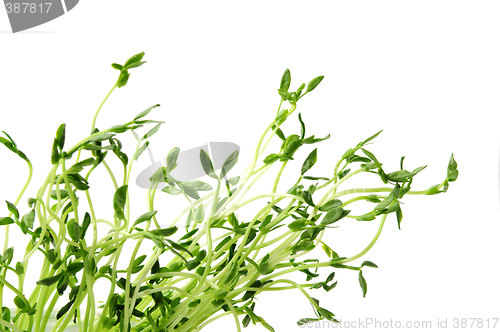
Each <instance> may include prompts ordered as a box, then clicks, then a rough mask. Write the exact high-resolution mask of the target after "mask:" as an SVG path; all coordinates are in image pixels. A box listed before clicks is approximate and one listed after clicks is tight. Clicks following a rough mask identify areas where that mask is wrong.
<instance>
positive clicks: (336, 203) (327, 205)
mask: <svg viewBox="0 0 500 332" xmlns="http://www.w3.org/2000/svg"><path fill="white" fill-rule="evenodd" d="M341 205H342V202H341V201H340V200H338V199H332V200H329V201H328V202H326V203H325V204H323V206H321V207H320V208H319V210H320V211H330V210H331V209H333V208H336V207H339V206H341Z"/></svg>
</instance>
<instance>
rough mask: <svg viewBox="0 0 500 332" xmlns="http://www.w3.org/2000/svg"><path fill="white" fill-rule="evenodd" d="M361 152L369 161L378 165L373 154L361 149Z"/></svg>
mask: <svg viewBox="0 0 500 332" xmlns="http://www.w3.org/2000/svg"><path fill="white" fill-rule="evenodd" d="M361 151H363V153H364V154H365V155H366V156H367V157H368V158H370V159H371V160H373V161H374V162H376V163H378V162H379V161H378V160H377V158H375V155H374V154H373V153H371V152H370V151H367V150H365V149H363V148H361Z"/></svg>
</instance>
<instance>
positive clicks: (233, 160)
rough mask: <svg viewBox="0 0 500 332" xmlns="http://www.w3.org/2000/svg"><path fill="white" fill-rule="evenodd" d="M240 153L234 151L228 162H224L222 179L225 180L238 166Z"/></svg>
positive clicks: (227, 159)
mask: <svg viewBox="0 0 500 332" xmlns="http://www.w3.org/2000/svg"><path fill="white" fill-rule="evenodd" d="M239 154H240V152H239V151H238V150H235V151H233V153H231V154H230V155H229V156H228V157H227V158H226V160H225V161H224V164H222V170H221V172H220V177H221V178H224V177H225V176H226V174H227V173H229V171H230V170H231V169H232V168H233V167H234V165H236V163H237V162H238V156H239Z"/></svg>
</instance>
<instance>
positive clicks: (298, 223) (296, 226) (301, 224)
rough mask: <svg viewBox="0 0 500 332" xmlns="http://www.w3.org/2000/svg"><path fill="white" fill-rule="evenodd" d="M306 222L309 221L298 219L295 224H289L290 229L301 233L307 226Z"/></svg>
mask: <svg viewBox="0 0 500 332" xmlns="http://www.w3.org/2000/svg"><path fill="white" fill-rule="evenodd" d="M306 222H307V220H306V219H305V218H300V219H297V220H295V221H293V222H291V223H290V224H288V228H290V229H291V230H292V231H294V232H295V231H300V230H302V229H303V228H304V226H305V225H306Z"/></svg>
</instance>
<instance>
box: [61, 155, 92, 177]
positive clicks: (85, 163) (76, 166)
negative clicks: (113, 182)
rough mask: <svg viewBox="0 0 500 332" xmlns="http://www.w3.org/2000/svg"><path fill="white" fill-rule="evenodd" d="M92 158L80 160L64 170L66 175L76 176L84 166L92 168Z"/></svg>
mask: <svg viewBox="0 0 500 332" xmlns="http://www.w3.org/2000/svg"><path fill="white" fill-rule="evenodd" d="M94 161H95V160H94V158H87V159H85V160H82V161H80V162H77V163H75V164H74V165H73V166H71V167H70V168H69V169H67V170H66V173H67V174H77V173H80V172H81V171H82V170H83V168H84V167H86V166H92V165H93V164H94Z"/></svg>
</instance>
